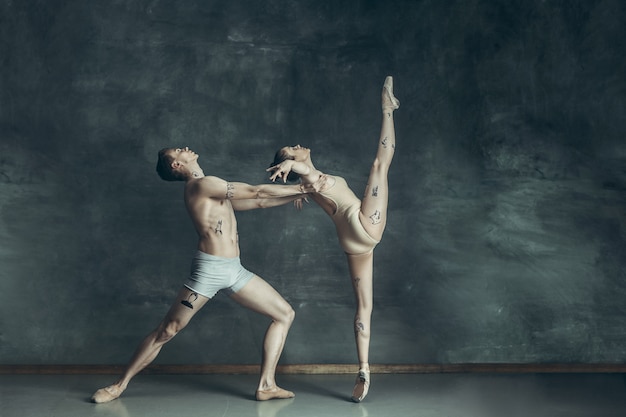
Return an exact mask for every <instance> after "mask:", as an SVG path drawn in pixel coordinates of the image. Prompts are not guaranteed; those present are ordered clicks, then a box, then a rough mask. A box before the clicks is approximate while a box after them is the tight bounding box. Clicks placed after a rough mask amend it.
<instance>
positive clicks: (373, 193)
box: [372, 185, 378, 197]
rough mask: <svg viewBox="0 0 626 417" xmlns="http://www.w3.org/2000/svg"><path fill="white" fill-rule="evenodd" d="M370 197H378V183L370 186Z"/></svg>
mask: <svg viewBox="0 0 626 417" xmlns="http://www.w3.org/2000/svg"><path fill="white" fill-rule="evenodd" d="M372 197H378V185H377V186H375V187H374V188H372Z"/></svg>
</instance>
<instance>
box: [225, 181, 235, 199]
mask: <svg viewBox="0 0 626 417" xmlns="http://www.w3.org/2000/svg"><path fill="white" fill-rule="evenodd" d="M233 195H235V186H234V185H232V184H231V183H229V182H227V183H226V198H227V199H231V198H233Z"/></svg>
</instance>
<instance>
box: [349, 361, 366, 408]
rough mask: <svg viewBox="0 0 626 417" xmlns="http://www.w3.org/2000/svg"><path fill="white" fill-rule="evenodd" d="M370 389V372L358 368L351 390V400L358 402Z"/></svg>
mask: <svg viewBox="0 0 626 417" xmlns="http://www.w3.org/2000/svg"><path fill="white" fill-rule="evenodd" d="M369 389H370V372H369V371H366V370H364V369H360V370H359V374H358V375H357V377H356V382H355V385H354V390H352V401H354V402H355V403H360V402H361V401H363V399H365V396H366V395H367V393H368V391H369Z"/></svg>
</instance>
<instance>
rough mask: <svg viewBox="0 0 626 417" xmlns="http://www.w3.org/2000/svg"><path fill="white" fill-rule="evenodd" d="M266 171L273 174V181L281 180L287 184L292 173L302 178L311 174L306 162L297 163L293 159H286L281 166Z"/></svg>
mask: <svg viewBox="0 0 626 417" xmlns="http://www.w3.org/2000/svg"><path fill="white" fill-rule="evenodd" d="M265 171H267V172H273V173H272V175H270V180H271V181H275V180H276V178H281V179H282V180H283V182H287V176H288V175H289V173H290V172H291V171H293V172H295V173H296V174H298V175H300V176H302V175H308V174H310V173H311V168H310V167H309V166H308V165H307V164H305V163H304V162H296V161H294V160H293V159H285V160H284V161H283V162H281V163H280V164H278V165H274V166H271V167H269V168H268V169H266V170H265Z"/></svg>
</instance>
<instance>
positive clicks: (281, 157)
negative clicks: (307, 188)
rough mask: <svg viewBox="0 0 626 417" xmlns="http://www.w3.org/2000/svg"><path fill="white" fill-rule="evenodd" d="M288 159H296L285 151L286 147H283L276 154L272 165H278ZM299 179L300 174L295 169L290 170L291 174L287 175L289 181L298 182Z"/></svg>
mask: <svg viewBox="0 0 626 417" xmlns="http://www.w3.org/2000/svg"><path fill="white" fill-rule="evenodd" d="M287 159H294V158H293V157H292V156H289V155H287V152H285V148H281V149H279V150H278V151H277V152H276V154H275V155H274V162H272V163H271V164H270V167H273V166H275V165H278V164H280V163H281V162H283V161H286V160H287ZM299 179H300V174H296V173H295V172H293V171H290V172H289V175H287V182H297V181H298V180H299Z"/></svg>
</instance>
